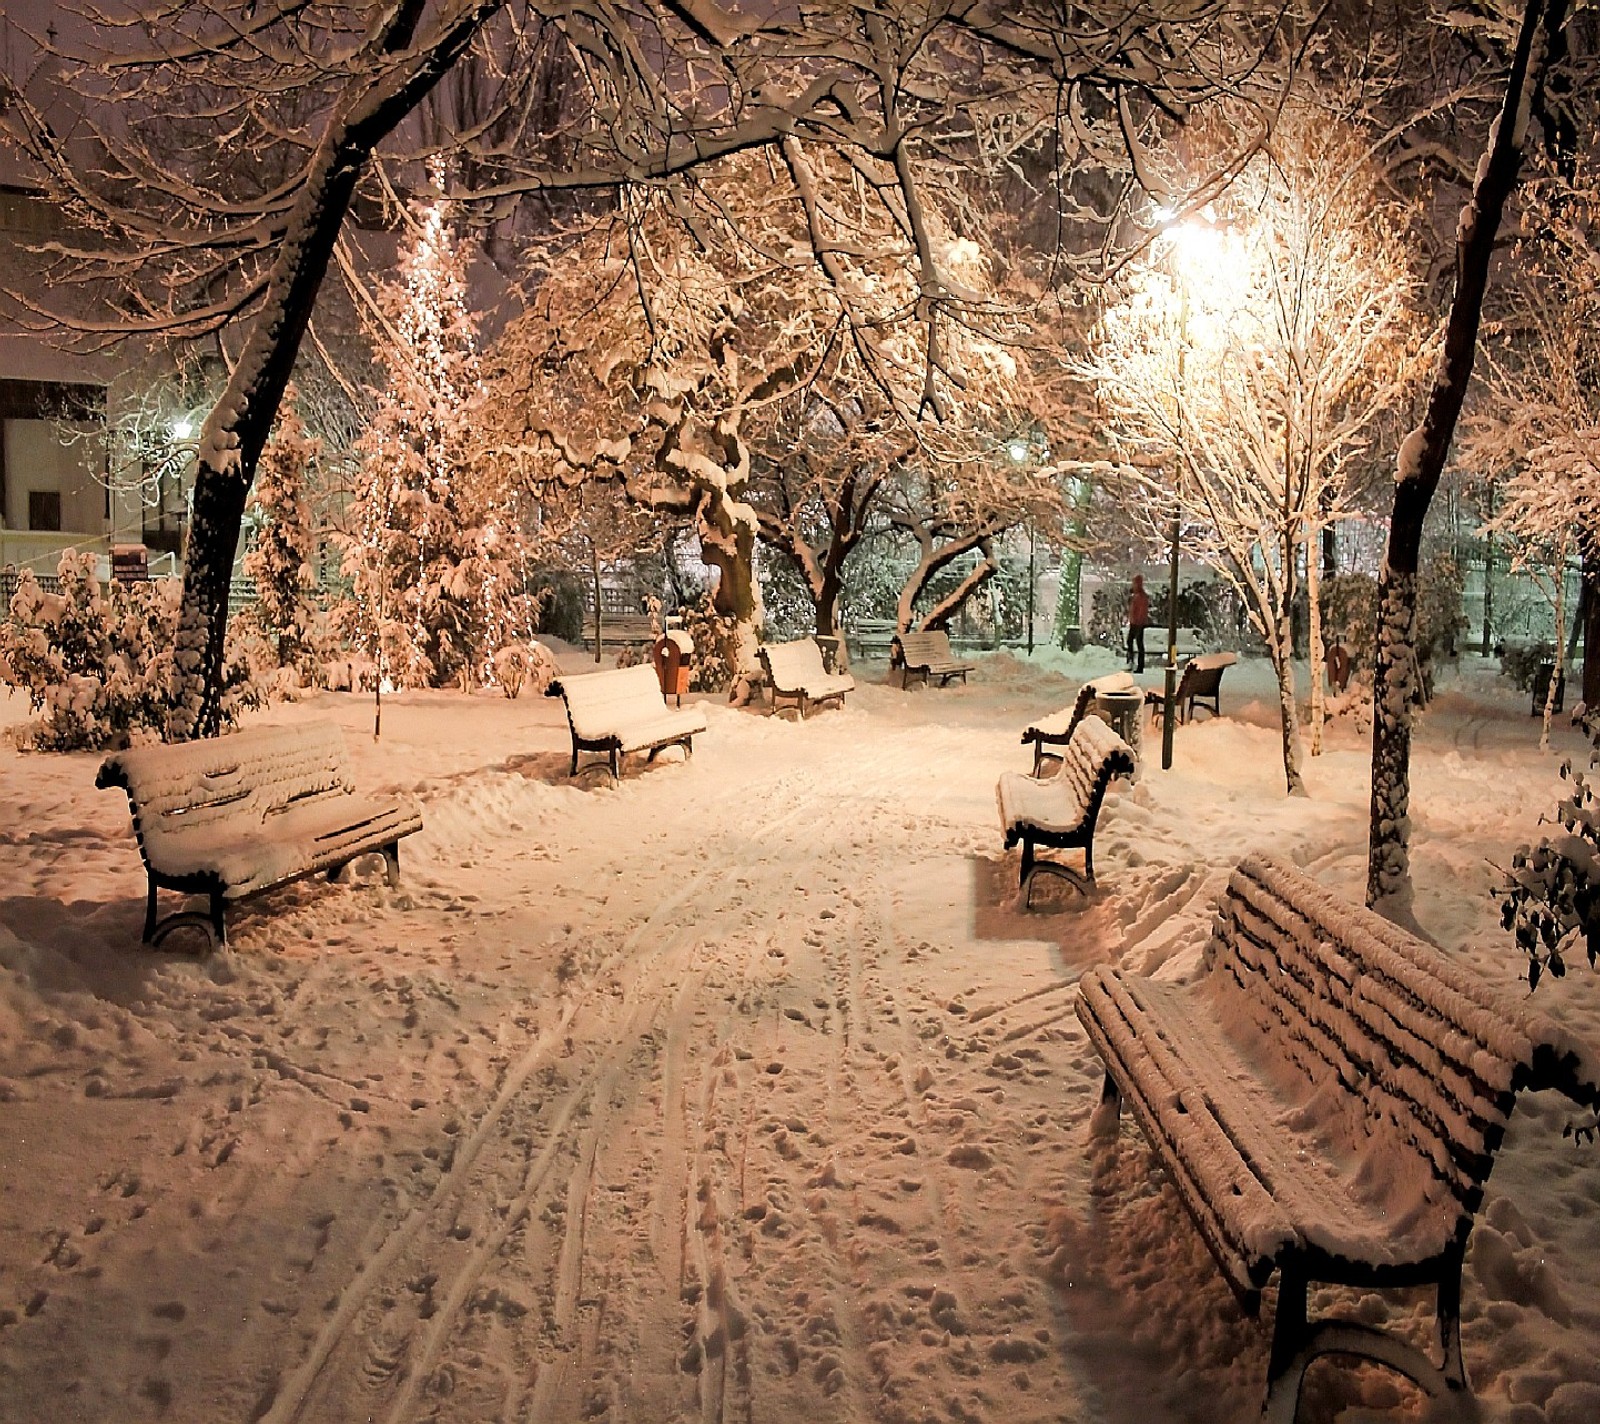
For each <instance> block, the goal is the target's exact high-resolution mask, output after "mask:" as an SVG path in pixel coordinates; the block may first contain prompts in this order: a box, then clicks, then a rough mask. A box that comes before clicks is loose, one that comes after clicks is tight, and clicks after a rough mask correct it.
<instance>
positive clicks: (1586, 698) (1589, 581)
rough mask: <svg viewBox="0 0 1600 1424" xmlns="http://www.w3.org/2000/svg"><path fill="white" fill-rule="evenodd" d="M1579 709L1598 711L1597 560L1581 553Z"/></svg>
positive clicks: (1599, 619)
mask: <svg viewBox="0 0 1600 1424" xmlns="http://www.w3.org/2000/svg"><path fill="white" fill-rule="evenodd" d="M1583 588H1584V592H1585V593H1587V594H1588V597H1587V598H1585V599H1584V601H1583V705H1584V706H1585V707H1587V708H1589V709H1590V710H1591V711H1597V710H1600V558H1597V557H1596V555H1595V553H1594V551H1593V550H1590V549H1585V550H1584V552H1583Z"/></svg>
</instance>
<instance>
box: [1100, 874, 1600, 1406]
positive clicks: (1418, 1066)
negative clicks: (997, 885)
mask: <svg viewBox="0 0 1600 1424" xmlns="http://www.w3.org/2000/svg"><path fill="white" fill-rule="evenodd" d="M1205 970H1206V972H1205V973H1204V974H1203V975H1202V976H1201V977H1200V978H1199V979H1198V980H1197V981H1196V982H1194V983H1192V984H1178V983H1162V982H1155V981H1152V980H1148V979H1144V978H1141V977H1139V976H1137V975H1131V974H1123V973H1121V972H1120V971H1118V970H1116V969H1114V968H1110V967H1106V966H1102V967H1099V968H1096V969H1092V970H1090V971H1089V972H1088V973H1087V974H1085V975H1084V976H1083V980H1082V982H1081V989H1080V994H1079V998H1078V1016H1079V1018H1081V1019H1082V1020H1083V1024H1084V1027H1085V1028H1086V1029H1087V1030H1088V1033H1089V1038H1090V1040H1091V1041H1092V1042H1093V1044H1094V1046H1095V1048H1096V1049H1097V1050H1098V1051H1099V1053H1100V1056H1101V1058H1102V1059H1104V1061H1105V1066H1106V1077H1105V1090H1104V1097H1103V1099H1102V1102H1101V1106H1100V1108H1099V1110H1097V1112H1096V1113H1095V1116H1094V1126H1095V1129H1096V1130H1097V1131H1098V1132H1101V1133H1105V1134H1110V1133H1114V1132H1115V1131H1116V1123H1117V1114H1118V1109H1119V1104H1120V1102H1121V1100H1123V1099H1126V1101H1127V1103H1128V1105H1129V1106H1130V1107H1131V1108H1132V1109H1133V1114H1134V1117H1135V1118H1136V1119H1137V1120H1138V1122H1139V1125H1140V1126H1141V1127H1142V1128H1143V1129H1144V1133H1145V1136H1146V1137H1148V1138H1149V1140H1150V1144H1151V1146H1152V1147H1153V1148H1154V1149H1155V1154H1156V1156H1157V1157H1158V1158H1159V1159H1160V1161H1161V1164H1162V1165H1163V1167H1165V1169H1166V1171H1167V1173H1168V1175H1169V1177H1170V1179H1171V1180H1172V1182H1173V1184H1174V1186H1175V1187H1176V1188H1177V1192H1178V1196H1179V1198H1180V1199H1181V1200H1182V1201H1183V1204H1184V1205H1185V1206H1186V1207H1187V1208H1188V1210H1189V1213H1190V1214H1191V1215H1192V1216H1193V1218H1194V1220H1195V1223H1196V1224H1197V1225H1198V1227H1199V1229H1200V1234H1201V1236H1202V1237H1203V1238H1204V1239H1205V1243H1206V1245H1207V1246H1208V1247H1210V1249H1211V1252H1212V1254H1213V1255H1214V1256H1215V1257H1216V1260H1217V1263H1218V1264H1219V1265H1220V1266H1221V1268H1222V1271H1223V1274H1224V1275H1225V1276H1226V1277H1227V1280H1228V1283H1229V1284H1230V1285H1231V1286H1232V1287H1233V1289H1234V1291H1235V1293H1236V1294H1237V1295H1238V1297H1239V1299H1240V1302H1241V1305H1242V1306H1243V1308H1244V1309H1245V1311H1246V1313H1247V1314H1249V1315H1252V1316H1254V1315H1255V1314H1256V1313H1257V1312H1258V1311H1259V1308H1260V1303H1261V1292H1262V1289H1263V1287H1265V1286H1266V1284H1267V1282H1268V1280H1269V1278H1270V1277H1271V1276H1272V1275H1273V1273H1274V1272H1275V1271H1276V1272H1277V1274H1278V1302H1277V1309H1276V1318H1275V1322H1274V1329H1273V1338H1272V1352H1271V1356H1270V1360H1269V1363H1268V1367H1267V1389H1266V1400H1265V1404H1264V1407H1263V1411H1262V1417H1263V1419H1266V1420H1270V1421H1273V1424H1290V1421H1292V1420H1293V1419H1294V1416H1295V1411H1296V1407H1297V1401H1298V1397H1299V1391H1300V1383H1301V1378H1302V1376H1303V1375H1304V1373H1305V1369H1306V1366H1307V1365H1308V1364H1309V1363H1310V1362H1311V1361H1312V1360H1313V1359H1315V1358H1317V1357H1318V1356H1321V1355H1327V1354H1343V1355H1354V1356H1362V1357H1365V1358H1368V1359H1371V1360H1374V1361H1377V1362H1379V1363H1381V1364H1383V1365H1385V1366H1387V1367H1388V1368H1390V1369H1394V1370H1397V1371H1398V1372H1400V1373H1401V1374H1403V1375H1405V1376H1407V1377H1408V1378H1410V1379H1412V1380H1414V1381H1416V1382H1417V1383H1418V1384H1419V1385H1421V1386H1422V1387H1423V1388H1424V1389H1425V1390H1427V1391H1429V1392H1431V1393H1435V1394H1442V1393H1444V1392H1447V1391H1451V1390H1457V1391H1459V1390H1464V1389H1465V1388H1466V1374H1465V1369H1464V1366H1463V1364H1462V1358H1461V1333H1460V1309H1461V1267H1462V1260H1463V1257H1464V1255H1465V1252H1466V1247H1467V1237H1468V1233H1469V1232H1470V1231H1471V1229H1472V1222H1473V1217H1474V1216H1475V1215H1476V1213H1477V1211H1478V1209H1479V1207H1480V1205H1481V1204H1482V1201H1483V1195H1484V1183H1485V1181H1486V1180H1487V1178H1488V1176H1489V1172H1490V1169H1491V1168H1492V1167H1493V1165H1494V1159H1495V1153H1496V1151H1497V1149H1498V1148H1499V1146H1500V1142H1501V1139H1502V1137H1503V1136H1504V1133H1505V1129H1506V1123H1507V1120H1508V1119H1509V1117H1510V1116H1511V1111H1512V1107H1513V1105H1514V1104H1515V1101H1516V1097H1517V1094H1518V1092H1519V1091H1521V1090H1523V1089H1538V1088H1556V1089H1559V1090H1560V1091H1561V1092H1563V1093H1566V1094H1567V1095H1568V1096H1569V1097H1571V1098H1573V1099H1575V1100H1576V1101H1578V1102H1579V1103H1582V1104H1585V1105H1586V1106H1590V1107H1593V1106H1594V1105H1595V1104H1596V1103H1597V1102H1600V1086H1597V1077H1596V1065H1595V1063H1594V1060H1593V1059H1592V1058H1591V1057H1589V1056H1588V1055H1587V1054H1585V1053H1584V1052H1583V1051H1582V1050H1581V1049H1580V1048H1579V1047H1578V1046H1577V1045H1576V1044H1575V1043H1574V1042H1572V1041H1571V1040H1570V1039H1569V1038H1568V1037H1567V1035H1566V1034H1565V1032H1564V1031H1563V1030H1561V1029H1560V1028H1558V1027H1557V1026H1556V1025H1555V1024H1554V1023H1552V1022H1551V1021H1550V1020H1548V1019H1546V1018H1544V1017H1543V1016H1541V1015H1539V1014H1536V1013H1533V1012H1531V1011H1530V1010H1528V1009H1527V1008H1525V1007H1524V1006H1523V1005H1521V1004H1519V1003H1515V1002H1512V1001H1509V1000H1507V999H1505V998H1502V997H1499V996H1497V995H1496V994H1495V993H1494V992H1493V991H1492V990H1490V989H1488V988H1485V987H1484V985H1483V984H1482V983H1481V982H1480V980H1479V977H1478V976H1477V975H1475V974H1474V973H1472V972H1471V971H1470V970H1469V969H1468V968H1466V967H1465V966H1462V965H1458V964H1456V963H1454V962H1452V961H1451V960H1449V959H1447V958H1446V957H1445V956H1444V955H1442V954H1440V953H1439V952H1438V951H1437V950H1435V949H1433V948H1431V947H1430V946H1428V945H1426V944H1424V943H1423V942H1422V941H1421V940H1419V939H1417V938H1416V937H1415V936H1413V935H1411V934H1409V933H1407V932H1406V931H1404V930H1401V929H1398V928H1396V927H1395V926H1394V925H1391V924H1390V923H1389V922H1388V921H1386V920H1383V919H1380V918H1379V917H1378V916H1377V915H1375V914H1372V913H1371V912H1370V911H1368V910H1366V909H1363V908H1360V907H1358V906H1355V905H1352V904H1350V903H1348V902H1346V901H1344V900H1342V899H1340V898H1338V897H1337V896H1335V895H1333V894H1330V893H1329V892H1328V891H1327V890H1324V889H1323V888H1322V887H1321V886H1320V885H1318V884H1317V883H1316V882H1315V881H1314V880H1312V879H1311V878H1310V877H1309V876H1307V875H1306V874H1304V873H1303V872H1302V871H1300V870H1298V869H1296V868H1295V867H1294V866H1292V865H1289V864H1286V863H1284V862H1281V861H1277V860H1273V859H1270V858H1268V857H1265V856H1259V857H1253V858H1251V859H1247V860H1245V861H1244V862H1243V863H1242V864H1241V865H1239V866H1238V867H1237V869H1235V871H1234V872H1233V876H1232V878H1231V880H1230V881H1229V884H1228V887H1227V890H1226V891H1225V893H1224V895H1223V897H1222V902H1221V904H1220V906H1219V907H1218V910H1217V915H1216V919H1215V922H1214V925H1213V928H1212V931H1211V937H1210V941H1209V943H1208V945H1207V948H1206V952H1205ZM1314 1282H1322V1283H1327V1284H1334V1285H1344V1286H1353V1287H1356V1288H1358V1289H1361V1290H1373V1289H1384V1288H1389V1287H1401V1286H1420V1285H1431V1286H1434V1287H1435V1288H1436V1290H1437V1324H1438V1338H1439V1343H1440V1347H1441V1349H1442V1352H1443V1361H1442V1365H1439V1366H1436V1365H1434V1363H1433V1362H1432V1360H1431V1359H1430V1358H1429V1357H1428V1355H1427V1354H1426V1353H1425V1352H1424V1351H1423V1350H1421V1349H1419V1348H1417V1347H1416V1346H1415V1345H1413V1344H1410V1343H1409V1342H1407V1341H1404V1340H1401V1339H1399V1338H1397V1337H1396V1336H1394V1335H1391V1334H1388V1333H1385V1332H1382V1331H1378V1330H1375V1329H1372V1328H1370V1327H1369V1326H1365V1325H1359V1324H1354V1323H1350V1322H1345V1321H1339V1320H1334V1319H1324V1320H1320V1321H1316V1322H1311V1321H1309V1320H1308V1318H1307V1312H1306V1293H1307V1288H1308V1286H1309V1285H1311V1284H1312V1283H1314Z"/></svg>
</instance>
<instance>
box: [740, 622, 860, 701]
mask: <svg viewBox="0 0 1600 1424" xmlns="http://www.w3.org/2000/svg"><path fill="white" fill-rule="evenodd" d="M760 655H761V665H762V666H763V667H764V668H765V669H766V672H767V681H768V683H770V684H771V687H772V710H773V711H774V712H777V711H779V710H780V708H781V705H782V703H783V702H785V701H788V702H793V703H794V704H795V705H796V706H797V707H799V709H800V716H801V717H802V718H803V717H804V716H805V715H806V710H807V708H808V707H821V706H823V705H824V704H825V703H828V702H837V703H838V704H839V706H841V707H843V706H844V695H845V693H847V692H854V691H855V690H856V680H855V679H854V678H853V677H851V676H850V674H849V673H847V672H829V671H828V670H827V668H825V667H824V666H823V665H822V649H821V648H819V647H818V646H817V643H816V639H814V638H797V639H796V640H795V641H794V642H792V643H767V644H765V645H764V646H763V647H762V648H761V649H760Z"/></svg>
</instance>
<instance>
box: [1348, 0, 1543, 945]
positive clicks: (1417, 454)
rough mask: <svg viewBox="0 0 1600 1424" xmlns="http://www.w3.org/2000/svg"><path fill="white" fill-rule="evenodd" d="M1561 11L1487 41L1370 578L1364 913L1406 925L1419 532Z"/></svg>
mask: <svg viewBox="0 0 1600 1424" xmlns="http://www.w3.org/2000/svg"><path fill="white" fill-rule="evenodd" d="M1567 19H1568V5H1567V3H1566V0H1524V3H1523V4H1522V5H1521V6H1520V7H1519V16H1518V19H1517V23H1516V27H1515V31H1514V34H1512V36H1511V43H1510V47H1509V49H1506V50H1500V49H1499V48H1497V46H1496V44H1495V40H1496V38H1498V37H1497V36H1496V35H1494V34H1493V32H1488V34H1489V38H1488V40H1487V42H1486V48H1487V51H1488V54H1489V59H1488V60H1487V63H1489V64H1491V65H1494V66H1496V67H1497V68H1498V69H1499V70H1500V71H1501V72H1502V74H1503V86H1504V87H1503V92H1502V98H1501V102H1500V105H1499V112H1498V113H1497V115H1496V116H1495V119H1494V121H1493V123H1492V124H1491V126H1490V129H1489V133H1488V136H1487V138H1486V140H1485V143H1484V149H1483V154H1482V157H1481V158H1480V160H1479V162H1478V164H1477V167H1476V169H1475V170H1474V173H1473V180H1472V189H1471V194H1470V196H1469V197H1468V199H1467V201H1466V203H1465V204H1464V205H1463V207H1462V209H1461V213H1460V217H1459V219H1458V221H1457V224H1456V236H1455V270H1454V290H1453V292H1452V294H1451V297H1450V303H1449V310H1448V314H1447V315H1446V318H1445V323H1444V335H1443V349H1442V352H1441V355H1440V359H1439V364H1438V366H1437V368H1436V370H1435V372H1434V376H1433V381H1432V383H1431V385H1430V387H1429V389H1428V391H1427V394H1426V397H1425V401H1424V407H1423V415H1422V419H1421V422H1420V423H1419V424H1418V425H1417V426H1416V427H1415V428H1414V429H1413V430H1412V431H1411V432H1410V433H1409V434H1408V435H1407V436H1406V437H1405V439H1404V440H1403V441H1402V443H1401V446H1400V452H1399V458H1398V460H1397V462H1396V468H1395V487H1394V503H1393V508H1392V511H1391V514H1390V519H1389V538H1388V543H1387V546H1386V548H1385V551H1384V559H1383V565H1382V568H1381V570H1380V572H1379V576H1378V628H1377V654H1376V659H1375V664H1374V676H1373V704H1374V707H1373V719H1372V796H1371V805H1370V811H1369V831H1368V841H1367V903H1368V904H1369V905H1371V906H1373V907H1374V908H1375V909H1378V910H1379V911H1381V912H1382V913H1384V914H1386V915H1389V916H1390V917H1391V918H1394V919H1397V920H1401V921H1409V920H1410V919H1411V918H1412V910H1411V903H1412V883H1411V850H1410V845H1411V818H1410V809H1411V717H1412V707H1413V704H1414V702H1415V700H1416V692H1417V686H1418V667H1417V652H1416V648H1417V570H1418V561H1419V558H1420V555H1421V551H1422V535H1423V523H1424V520H1425V519H1426V517H1427V513H1428V507H1429V505H1430V504H1431V503H1432V501H1433V496H1434V493H1435V491H1436V490H1437V489H1438V488H1439V479H1440V476H1441V475H1442V474H1443V472H1444V468H1445V462H1446V460H1447V458H1448V457H1449V453H1450V445H1451V442H1452V440H1453V439H1454V437H1455V432H1456V422H1457V420H1458V418H1459V417H1460V414H1461V408H1462V404H1463V402H1464V401H1465V399H1466V395H1467V388H1468V386H1469V384H1470V383H1471V380H1472V369H1473V365H1474V362H1475V360H1476V357H1477V350H1478V331H1479V327H1480V324H1481V322H1482V318H1483V307H1484V296H1485V293H1486V292H1487V290H1488V286H1489V276H1490V269H1491V266H1492V263H1493V260H1494V256H1495V251H1496V244H1497V239H1498V236H1499V232H1500V226H1501V221H1502V219H1503V217H1504V214H1505V210H1506V205H1507V204H1508V202H1509V201H1510V199H1511V196H1512V193H1513V191H1514V190H1515V188H1516V185H1517V179H1518V175H1519V174H1520V172H1521V169H1522V163H1523V158H1524V156H1525V152H1526V149H1527V146H1528V144H1529V142H1530V139H1531V138H1532V136H1533V135H1532V127H1533V124H1534V121H1535V118H1536V116H1542V117H1543V118H1544V119H1545V120H1546V125H1547V128H1549V127H1559V126H1560V125H1561V124H1563V123H1570V122H1571V115H1570V113H1566V114H1562V113H1560V112H1552V110H1551V107H1550V105H1549V104H1548V102H1547V95H1546V81H1547V78H1548V76H1549V75H1550V73H1551V69H1552V65H1553V64H1557V63H1558V62H1559V61H1561V60H1562V59H1563V58H1564V57H1565V55H1566V28H1567Z"/></svg>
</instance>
